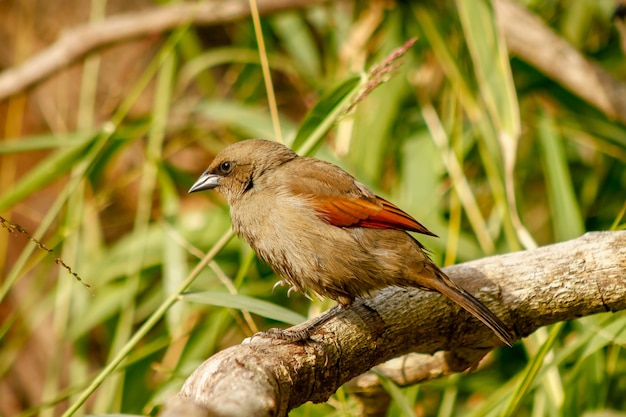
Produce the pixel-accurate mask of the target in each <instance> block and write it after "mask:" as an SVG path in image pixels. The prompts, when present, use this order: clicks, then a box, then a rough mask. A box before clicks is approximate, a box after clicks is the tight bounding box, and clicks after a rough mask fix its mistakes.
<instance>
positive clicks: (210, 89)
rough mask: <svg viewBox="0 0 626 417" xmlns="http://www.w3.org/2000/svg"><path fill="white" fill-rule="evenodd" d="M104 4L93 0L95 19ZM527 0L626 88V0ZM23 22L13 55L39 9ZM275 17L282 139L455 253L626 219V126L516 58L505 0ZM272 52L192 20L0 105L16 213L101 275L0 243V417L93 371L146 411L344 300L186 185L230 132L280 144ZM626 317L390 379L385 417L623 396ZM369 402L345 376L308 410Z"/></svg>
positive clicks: (108, 409) (56, 406)
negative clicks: (447, 371) (495, 5)
mask: <svg viewBox="0 0 626 417" xmlns="http://www.w3.org/2000/svg"><path fill="white" fill-rule="evenodd" d="M84 3H85V4H88V2H84ZM112 3H113V2H112ZM130 3H132V2H130ZM103 4H105V2H103V1H98V0H93V1H92V3H91V6H90V7H92V10H91V11H90V13H91V16H92V19H95V18H103ZM524 4H525V6H526V7H528V8H529V9H530V10H532V11H533V12H534V13H536V14H538V15H539V16H541V18H542V19H543V20H544V21H545V22H546V23H547V24H548V25H549V26H551V27H552V28H553V29H554V30H555V31H556V32H557V33H559V34H560V35H561V36H563V37H565V38H566V39H568V40H569V41H570V42H571V43H572V44H573V45H575V46H576V47H577V48H578V49H579V50H581V51H582V52H583V53H584V54H586V55H587V56H588V57H589V58H590V59H594V60H595V61H597V62H598V63H599V64H600V65H601V66H602V67H603V68H605V69H606V70H607V71H608V72H610V73H612V74H613V75H614V76H615V77H617V78H622V79H624V78H626V65H625V64H624V62H626V61H625V60H624V59H623V58H624V57H623V55H622V52H621V51H620V49H619V41H618V38H617V34H616V32H615V30H614V28H613V27H612V26H611V23H610V15H611V12H612V9H611V8H612V4H613V1H612V0H601V1H592V0H580V1H577V2H568V1H564V0H549V1H525V2H524ZM21 13H22V14H20V19H22V20H21V21H22V22H26V23H28V24H26V25H23V26H20V28H17V27H16V29H15V30H16V31H21V32H20V33H16V35H15V38H14V39H15V42H16V45H17V44H18V43H19V42H18V41H19V40H20V39H22V40H23V39H24V38H28V37H29V36H30V37H32V36H34V34H35V31H36V30H37V29H36V28H37V22H38V19H39V18H40V16H39V15H37V14H36V13H31V14H28V13H27V12H26V11H22V12H21ZM261 21H262V25H263V37H264V40H265V43H266V46H267V49H268V62H269V66H270V69H271V72H272V77H273V84H274V88H275V94H276V97H277V103H278V109H277V110H278V114H279V119H280V128H281V132H282V136H283V137H284V138H285V140H286V142H287V143H289V144H293V145H294V148H295V149H296V150H300V151H301V152H306V153H309V154H315V155H316V156H317V157H319V158H322V159H326V160H329V161H331V162H334V163H337V164H339V165H340V166H342V167H344V168H345V169H347V170H348V171H350V172H351V173H353V174H354V175H355V176H357V177H358V178H360V179H361V180H362V181H363V182H364V183H366V184H367V185H368V186H371V187H372V188H373V189H375V190H376V191H377V192H378V193H380V194H381V195H383V196H385V198H388V199H389V200H391V201H394V202H396V203H397V204H398V205H400V206H401V207H403V208H404V209H405V210H406V211H407V212H409V213H411V214H413V215H414V216H415V217H416V218H418V219H420V221H421V222H422V223H424V224H425V225H427V226H428V227H429V229H431V230H433V231H434V232H435V233H437V234H438V235H439V236H440V237H441V238H440V239H432V238H424V239H423V241H424V243H425V244H426V245H427V246H428V247H429V248H431V249H432V250H433V256H434V258H435V259H436V260H437V262H438V263H440V264H444V263H445V264H451V263H455V262H462V261H466V260H470V259H474V258H479V257H481V256H485V255H489V254H493V253H505V252H509V251H513V250H519V249H523V248H525V247H529V246H532V245H534V244H535V242H536V244H538V245H542V244H547V243H550V242H555V241H560V240H565V239H570V238H573V237H576V236H579V235H580V234H582V233H584V232H585V231H587V230H609V229H611V228H622V229H623V228H624V220H623V216H624V207H625V198H626V195H625V192H624V190H626V127H625V126H622V125H620V124H618V123H616V122H614V121H611V120H609V119H607V118H606V117H605V116H604V115H602V114H600V113H599V112H598V111H597V110H595V109H593V108H591V107H590V106H589V105H587V104H586V103H584V102H583V101H581V100H580V99H578V98H577V97H575V96H574V95H573V94H572V93H571V92H569V91H566V90H565V89H563V88H562V87H561V86H559V85H558V84H556V83H555V82H554V81H553V80H550V79H548V78H546V77H545V76H544V75H543V74H541V73H540V72H539V71H537V69H535V68H533V67H532V66H530V65H528V64H526V63H525V62H522V61H520V60H519V59H517V58H514V57H513V58H510V57H509V55H508V53H507V51H506V46H505V45H504V44H503V43H502V38H501V35H500V34H499V33H498V30H497V26H496V24H495V21H494V17H493V10H492V9H491V6H490V4H489V3H488V2H486V1H478V2H476V4H474V3H469V2H463V1H458V2H456V3H454V2H450V1H448V2H432V1H423V2H397V3H394V2H384V1H372V2H364V1H356V2H337V3H334V2H331V3H328V4H326V5H323V6H315V7H311V8H308V9H305V10H298V11H289V12H283V13H278V14H275V15H272V16H267V17H264V18H263V19H262V20H261ZM58 29H59V30H60V29H61V28H58ZM29 31H32V33H31V32H29ZM413 37H416V38H417V42H416V44H415V45H414V46H412V47H411V48H410V49H409V51H408V52H407V54H406V55H405V56H404V57H402V58H401V62H402V64H401V65H400V66H399V67H398V68H397V69H396V70H395V71H394V72H393V73H388V74H385V75H384V77H383V78H384V79H382V80H379V81H384V82H383V83H382V84H381V85H379V86H377V88H376V89H375V90H373V91H372V92H368V93H367V94H366V96H365V97H364V99H363V100H362V101H360V102H359V103H358V104H357V105H356V106H355V107H354V108H353V109H352V110H351V111H350V112H348V113H346V110H347V109H348V108H349V107H350V106H351V104H352V103H354V101H355V99H356V97H357V96H358V94H360V93H362V92H363V91H364V89H365V88H366V84H367V82H368V80H370V81H371V78H368V76H367V72H368V70H369V69H370V68H372V67H373V66H375V65H377V64H380V63H381V62H382V61H383V60H384V59H385V57H387V56H388V55H389V53H390V52H391V51H393V50H394V49H396V48H398V47H400V46H402V45H403V44H404V43H405V42H407V41H408V40H409V39H411V38H413ZM51 41H52V40H51V39H49V42H51ZM20 45H21V46H20V48H22V49H20V48H18V46H19V45H18V46H16V47H15V51H16V52H15V56H16V57H17V56H18V52H19V51H22V52H19V53H23V49H24V48H25V46H24V44H23V43H22V44H20ZM256 45H257V38H256V37H255V31H254V28H253V25H252V22H251V20H241V21H237V22H234V23H228V24H225V25H223V26H217V27H210V28H195V27H184V28H180V29H178V30H175V31H173V32H171V33H169V34H167V35H163V36H162V37H161V38H159V39H150V40H147V41H139V42H134V43H133V44H132V45H129V46H125V47H124V48H128V49H121V50H120V49H119V48H118V49H115V48H113V49H114V50H113V51H112V52H108V51H101V52H99V53H95V54H93V55H91V56H90V57H88V58H87V59H86V60H85V61H84V62H82V63H79V64H78V65H77V66H75V67H73V68H72V69H68V72H69V75H65V76H61V78H60V79H58V78H54V79H52V80H50V81H48V82H46V83H44V84H43V85H42V86H39V87H38V88H37V89H35V91H33V92H32V93H30V94H29V95H21V96H16V97H13V98H12V99H10V100H9V101H7V102H4V103H0V118H1V119H0V121H1V122H2V131H3V132H4V136H5V137H4V139H3V140H2V142H0V163H1V169H0V187H1V188H0V190H1V194H0V214H1V215H2V216H3V217H4V218H7V219H11V221H13V222H14V223H16V224H19V225H21V226H23V227H24V228H26V229H27V230H29V231H30V232H31V233H32V235H33V236H34V237H35V238H37V239H40V240H41V241H42V242H44V243H45V244H46V246H47V247H50V248H53V249H54V250H55V256H59V257H60V258H61V259H63V261H64V262H65V263H67V264H68V265H70V266H71V267H72V269H73V270H74V271H75V272H77V273H78V275H79V276H80V277H81V278H82V279H83V280H84V281H85V282H86V283H88V284H89V285H91V288H86V287H84V286H83V285H81V284H80V283H79V282H78V281H77V280H76V279H74V278H73V277H72V276H71V275H68V274H67V272H66V271H65V270H64V269H62V268H59V267H57V266H56V265H55V264H54V262H53V261H52V260H51V258H50V257H49V256H46V254H45V253H44V252H43V251H41V250H39V249H38V248H37V246H36V245H34V244H32V243H31V242H29V241H28V240H27V239H26V238H24V237H21V236H20V235H15V234H9V233H2V234H0V264H1V265H2V271H3V274H2V281H1V284H2V287H1V289H0V299H1V301H2V308H1V309H0V317H1V321H0V343H1V344H2V349H1V350H0V392H1V393H2V394H1V395H2V397H3V398H7V399H8V398H10V400H7V401H4V400H3V404H2V405H0V413H1V414H5V415H9V414H18V413H19V415H22V416H26V415H34V414H39V415H42V416H52V415H56V414H58V412H59V411H60V410H66V409H67V408H68V406H69V405H70V404H76V401H77V399H78V398H79V393H80V392H81V391H83V390H84V389H85V388H86V387H87V386H88V385H89V384H90V383H92V381H93V380H94V375H97V374H100V375H101V376H102V379H103V380H104V384H103V385H102V386H101V388H100V389H98V390H97V391H96V392H94V393H93V394H92V395H91V397H90V401H89V403H88V406H87V407H86V409H85V408H82V409H81V411H80V412H83V411H82V410H88V411H89V412H90V413H96V414H97V413H116V412H123V413H151V412H153V411H154V409H155V407H157V406H158V405H159V404H160V403H161V402H162V401H163V400H164V399H166V398H168V397H170V396H171V395H173V394H174V393H175V392H176V391H177V389H178V388H179V387H180V384H181V383H182V381H183V380H184V379H185V377H186V376H188V375H189V373H190V372H191V371H192V370H193V369H194V368H195V367H196V366H197V365H199V364H200V363H201V361H202V360H204V359H205V358H207V357H209V356H210V355H212V354H213V353H215V352H216V351H218V350H220V349H223V348H225V347H227V346H230V345H233V344H236V343H239V342H240V341H241V340H242V338H244V337H246V336H250V335H251V334H253V333H254V332H256V331H258V330H260V329H265V328H268V327H271V326H277V325H278V326H284V325H285V323H293V322H294V321H297V320H299V318H301V317H302V316H307V315H312V314H313V315H314V314H317V313H319V312H320V311H321V310H323V309H325V308H327V307H329V303H328V302H320V301H317V300H316V301H313V302H309V301H308V300H306V299H305V298H304V297H303V296H302V295H301V294H294V295H292V297H291V298H287V294H286V290H284V289H280V290H277V291H274V292H273V291H272V286H273V285H274V283H275V281H276V280H277V278H276V277H275V276H274V275H273V273H272V272H271V271H270V270H269V268H268V267H267V266H266V265H264V264H262V263H260V262H259V261H257V260H256V258H255V257H254V255H253V254H252V253H251V250H250V248H249V247H248V246H246V245H245V243H242V242H241V241H239V240H238V239H237V238H233V239H230V235H229V234H228V230H229V227H230V223H229V218H228V209H227V207H226V205H225V202H224V201H223V200H222V199H221V198H220V197H219V196H217V195H216V194H214V193H201V194H200V195H187V193H186V190H187V189H188V188H189V186H190V185H191V184H192V183H193V181H194V180H195V178H196V177H197V176H198V175H199V174H200V173H201V172H202V171H203V170H204V168H205V167H206V166H207V165H208V163H209V162H210V160H211V158H212V156H213V155H214V154H215V153H216V152H218V151H219V150H220V149H222V148H223V147H225V146H226V145H228V144H230V143H233V142H235V141H238V140H242V139H245V138H249V137H265V138H269V139H271V138H274V137H276V134H275V132H274V128H273V124H272V120H271V118H270V113H269V111H268V105H267V103H268V101H267V95H266V90H265V83H264V80H263V76H262V72H261V67H260V65H259V62H260V61H259V55H258V52H257V46H256ZM18 50H19V51H18ZM116 51H117V52H116ZM31 53H32V51H31ZM115 53H117V54H118V55H115ZM107 54H109V55H107ZM115 56H118V57H120V58H119V60H116V59H114V57H115ZM112 57H113V58H112ZM122 63H123V64H124V65H122ZM563 71H567V67H564V68H563ZM64 77H65V78H64ZM118 84H119V86H120V87H119V89H118V90H119V91H118V90H116V88H117V87H114V86H117V85H118ZM44 93H45V94H44ZM51 106H52V107H51ZM513 163H514V165H513ZM507 186H512V188H511V189H512V190H514V195H511V194H507V193H506V191H505V190H507ZM517 213H519V216H518V214H517ZM524 233H528V234H529V236H532V240H531V241H529V240H525V239H524V238H523V236H524ZM210 250H212V251H213V252H212V254H213V255H214V257H213V258H212V259H208V258H205V262H204V264H203V265H206V267H202V266H203V265H200V267H198V263H199V259H200V258H203V257H204V253H205V252H207V251H210ZM444 253H445V255H446V256H445V260H444V259H443V255H444ZM194 268H195V269H196V272H192V271H193V270H194ZM190 274H191V275H190ZM181 291H186V292H191V293H194V294H192V295H185V296H184V297H182V298H179V297H178V295H179V293H180V292H181ZM220 294H221V295H223V297H221V296H220ZM225 305H226V306H230V307H231V308H226V307H224V306H225ZM278 306H282V307H278ZM246 310H248V311H249V312H248V311H246ZM625 320H626V316H624V315H623V314H613V315H598V316H593V317H586V318H582V319H580V320H577V321H575V322H571V323H567V324H565V325H563V324H560V325H558V327H556V328H554V329H552V330H551V332H544V333H539V334H538V335H537V336H533V337H531V338H529V339H528V340H527V341H525V342H522V343H519V344H518V345H517V346H516V347H515V348H514V349H501V350H499V351H497V352H495V354H494V355H493V356H492V357H490V360H488V361H486V364H485V366H484V367H483V369H481V370H480V371H479V372H475V373H473V374H470V375H462V376H455V377H454V378H448V379H445V380H439V381H434V382H431V383H428V384H423V385H422V386H420V387H419V389H417V388H415V387H413V388H407V389H402V390H400V389H398V388H396V387H393V384H392V383H391V382H390V381H383V383H384V385H385V386H386V387H387V388H388V389H389V391H390V393H391V394H392V398H393V399H394V403H393V407H392V409H391V410H390V415H408V414H410V413H411V412H413V413H414V414H415V415H417V416H441V417H444V416H451V415H464V416H468V415H469V416H492V415H493V416H495V415H503V416H504V415H516V416H534V417H539V416H580V415H600V414H598V413H599V412H600V411H598V410H607V412H608V410H624V409H626V400H625V398H624V396H623V395H622V393H623V392H624V389H626V355H625V354H623V353H622V351H621V345H623V344H624V343H625V342H626V340H625V339H626V321H625ZM120 352H121V353H120ZM116 358H117V359H118V360H119V361H123V362H122V366H121V367H120V368H118V369H117V370H116V371H113V369H112V367H110V364H111V361H112V360H114V359H116ZM107 364H109V368H108V370H105V371H104V373H101V372H102V370H103V369H105V368H106V366H107ZM27 375H29V376H27ZM355 407H356V406H355V404H354V401H353V400H352V399H350V398H349V397H347V396H346V395H345V393H344V392H343V391H342V390H340V391H339V392H338V394H337V395H335V396H334V397H333V398H332V399H331V401H329V402H328V403H327V404H322V405H312V404H306V405H304V406H302V407H300V408H299V409H297V410H294V411H293V412H292V414H291V415H293V416H322V415H334V416H351V415H356V414H355V413H356V410H355ZM593 413H596V414H593ZM615 415H623V414H615Z"/></svg>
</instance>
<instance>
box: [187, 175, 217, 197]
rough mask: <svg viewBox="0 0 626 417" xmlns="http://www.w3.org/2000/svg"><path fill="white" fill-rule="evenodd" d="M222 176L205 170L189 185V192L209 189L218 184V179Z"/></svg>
mask: <svg viewBox="0 0 626 417" xmlns="http://www.w3.org/2000/svg"><path fill="white" fill-rule="evenodd" d="M220 178H222V177H221V176H219V175H216V174H210V173H208V172H205V173H204V174H202V175H200V178H198V180H197V181H196V182H195V183H194V184H193V185H192V186H191V188H190V189H189V191H188V192H189V193H195V192H196V191H203V190H210V189H212V188H215V187H217V186H218V185H219V180H220Z"/></svg>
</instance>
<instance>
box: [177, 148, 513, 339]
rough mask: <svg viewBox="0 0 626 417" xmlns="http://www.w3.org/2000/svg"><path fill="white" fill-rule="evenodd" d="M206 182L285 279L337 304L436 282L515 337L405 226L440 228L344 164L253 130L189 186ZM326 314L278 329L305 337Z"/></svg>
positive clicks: (196, 188)
mask: <svg viewBox="0 0 626 417" xmlns="http://www.w3.org/2000/svg"><path fill="white" fill-rule="evenodd" d="M208 189H215V190H216V191H217V192H219V193H220V194H222V195H223V196H224V197H226V200H227V201H228V204H229V205H230V215H231V219H232V224H233V229H234V230H235V232H237V233H238V234H239V235H240V236H242V237H243V238H244V239H245V240H246V241H247V242H248V243H249V244H250V246H251V247H252V248H253V249H254V250H255V251H256V253H257V254H258V255H259V256H260V257H261V258H262V259H263V260H264V261H265V262H267V263H268V264H269V265H270V266H271V267H272V268H273V269H274V271H275V272H276V273H277V274H279V275H280V276H281V277H282V278H283V280H282V281H281V282H280V283H286V284H288V285H290V286H291V288H292V289H295V290H298V291H305V290H311V291H313V292H315V293H317V294H318V295H320V296H325V297H329V298H331V299H333V300H336V301H337V303H338V304H339V307H340V308H348V307H349V306H350V305H351V304H352V302H353V301H354V300H355V298H357V297H361V296H365V295H368V294H370V293H371V292H373V291H375V290H379V289H381V288H385V287H388V286H399V287H417V288H422V289H426V290H431V291H433V290H434V291H438V292H440V293H441V294H443V295H445V296H447V297H449V298H450V299H452V300H453V301H454V302H456V303H457V304H459V305H460V306H461V307H463V308H464V309H465V310H467V311H468V312H469V313H471V314H473V315H474V316H475V317H476V318H478V319H479V320H480V321H482V322H483V323H484V324H485V325H486V326H487V327H489V328H490V329H491V330H492V331H493V332H494V333H495V334H496V335H497V336H498V337H499V338H500V340H502V341H503V342H504V343H506V344H507V345H509V346H510V345H512V343H513V336H512V335H511V333H510V332H509V330H508V329H507V327H506V325H505V324H504V323H502V321H501V320H500V319H499V318H498V317H497V316H496V315H495V314H494V313H492V312H491V311H490V310H489V309H488V308H487V307H485V306H484V305H483V304H482V303H481V302H480V301H478V300H477V299H476V298H474V297H473V296H472V295H471V294H469V293H468V292H466V291H465V290H464V289H463V288H461V287H459V286H458V285H457V284H455V283H454V282H453V281H452V280H451V279H450V278H448V276H447V275H446V274H445V273H443V271H441V270H440V269H439V268H438V267H437V265H435V264H434V263H433V262H432V261H431V259H430V258H429V257H428V255H427V254H426V253H425V252H424V246H422V244H420V243H419V242H418V241H417V240H416V239H414V238H413V237H412V236H411V235H409V234H408V233H407V231H410V232H417V233H422V234H425V235H430V236H435V235H434V234H433V233H432V232H430V231H429V230H428V229H427V228H426V227H424V226H422V225H421V224H420V223H419V222H418V221H417V220H415V219H414V218H413V217H411V216H410V215H408V214H407V213H405V212H404V211H402V210H401V209H399V208H398V207H396V206H395V205H394V204H392V203H390V202H388V201H387V200H385V199H383V198H381V197H378V196H377V195H375V194H374V193H373V192H372V191H370V190H369V189H368V188H367V187H366V186H364V185H363V184H361V183H360V182H359V181H357V180H356V179H355V178H354V177H352V176H351V175H350V174H348V173H347V172H345V171H344V170H342V169H341V168H339V167H337V166H335V165H333V164H331V163H328V162H324V161H321V160H319V159H315V158H307V157H301V156H298V155H297V154H296V153H294V152H293V151H292V150H290V149H289V148H287V147H286V146H283V145H281V144H279V143H276V142H271V141H267V140H262V139H251V140H245V141H242V142H239V143H235V144H233V145H230V146H228V147H227V148H225V149H224V150H222V151H221V152H220V153H219V154H218V155H217V156H216V157H215V159H214V160H213V162H212V163H211V165H210V166H209V168H208V169H207V170H206V171H205V172H204V173H203V174H202V175H201V176H200V178H199V179H198V180H197V181H196V183H195V184H194V185H193V186H192V187H191V188H190V189H189V192H190V193H192V192H196V191H201V190H208ZM322 317H324V316H322ZM329 318H330V317H326V318H322V319H320V320H318V322H315V323H313V324H312V325H311V326H309V327H308V328H306V329H305V330H304V331H300V332H297V333H295V334H290V333H289V330H282V331H274V332H272V336H275V337H279V338H283V339H289V340H298V339H305V338H308V337H309V336H310V334H311V333H312V332H314V331H315V330H316V329H318V328H319V327H320V326H321V324H323V323H324V322H326V321H327V320H328V319H329Z"/></svg>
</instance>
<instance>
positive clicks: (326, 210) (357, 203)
mask: <svg viewBox="0 0 626 417" xmlns="http://www.w3.org/2000/svg"><path fill="white" fill-rule="evenodd" d="M313 202H314V206H315V209H316V210H317V211H318V212H319V213H320V214H321V216H322V218H323V219H324V220H326V221H327V222H328V223H330V224H332V225H334V226H339V227H370V228H372V229H398V230H408V231H412V232H417V233H422V234H425V235H430V236H436V235H435V234H434V233H433V232H431V231H430V230H428V229H427V228H426V227H424V226H423V225H422V224H421V223H420V222H418V221H417V220H415V219H414V218H413V217H412V216H411V215H409V214H407V213H406V212H404V211H403V210H401V209H400V208H398V207H397V206H396V205H394V204H392V203H390V202H389V201H387V200H385V199H384V198H381V197H378V196H374V197H373V198H372V199H368V198H364V197H362V198H358V197H343V196H341V197H337V196H332V197H329V198H316V199H315V200H313Z"/></svg>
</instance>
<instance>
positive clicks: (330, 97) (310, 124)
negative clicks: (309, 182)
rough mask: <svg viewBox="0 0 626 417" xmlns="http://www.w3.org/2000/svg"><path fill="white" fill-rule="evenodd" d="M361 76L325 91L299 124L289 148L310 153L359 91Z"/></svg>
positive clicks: (304, 153) (302, 152) (353, 77)
mask: <svg viewBox="0 0 626 417" xmlns="http://www.w3.org/2000/svg"><path fill="white" fill-rule="evenodd" d="M360 85H361V78H360V77H357V76H352V77H349V78H348V79H346V80H344V81H343V82H341V83H340V84H339V85H338V86H336V87H335V88H333V89H331V90H329V91H327V92H326V93H325V94H324V95H322V97H321V98H320V100H319V101H318V102H317V104H316V105H315V106H314V107H313V108H312V109H311V111H309V113H308V114H307V115H306V117H305V118H304V121H303V122H302V124H301V125H300V129H299V130H298V133H297V134H296V137H295V139H294V140H293V143H292V144H291V148H292V149H294V150H296V151H297V152H298V153H300V154H302V155H311V154H312V153H314V150H315V149H316V148H317V146H318V145H319V144H320V143H321V141H322V139H323V137H324V135H325V134H326V133H327V132H328V131H329V130H330V128H331V127H332V126H333V124H334V123H335V122H336V121H337V119H338V118H339V116H340V115H341V114H343V112H345V111H346V110H347V109H348V107H349V106H350V103H351V102H352V100H353V99H354V97H355V95H356V93H357V92H358V91H359V89H360Z"/></svg>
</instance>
